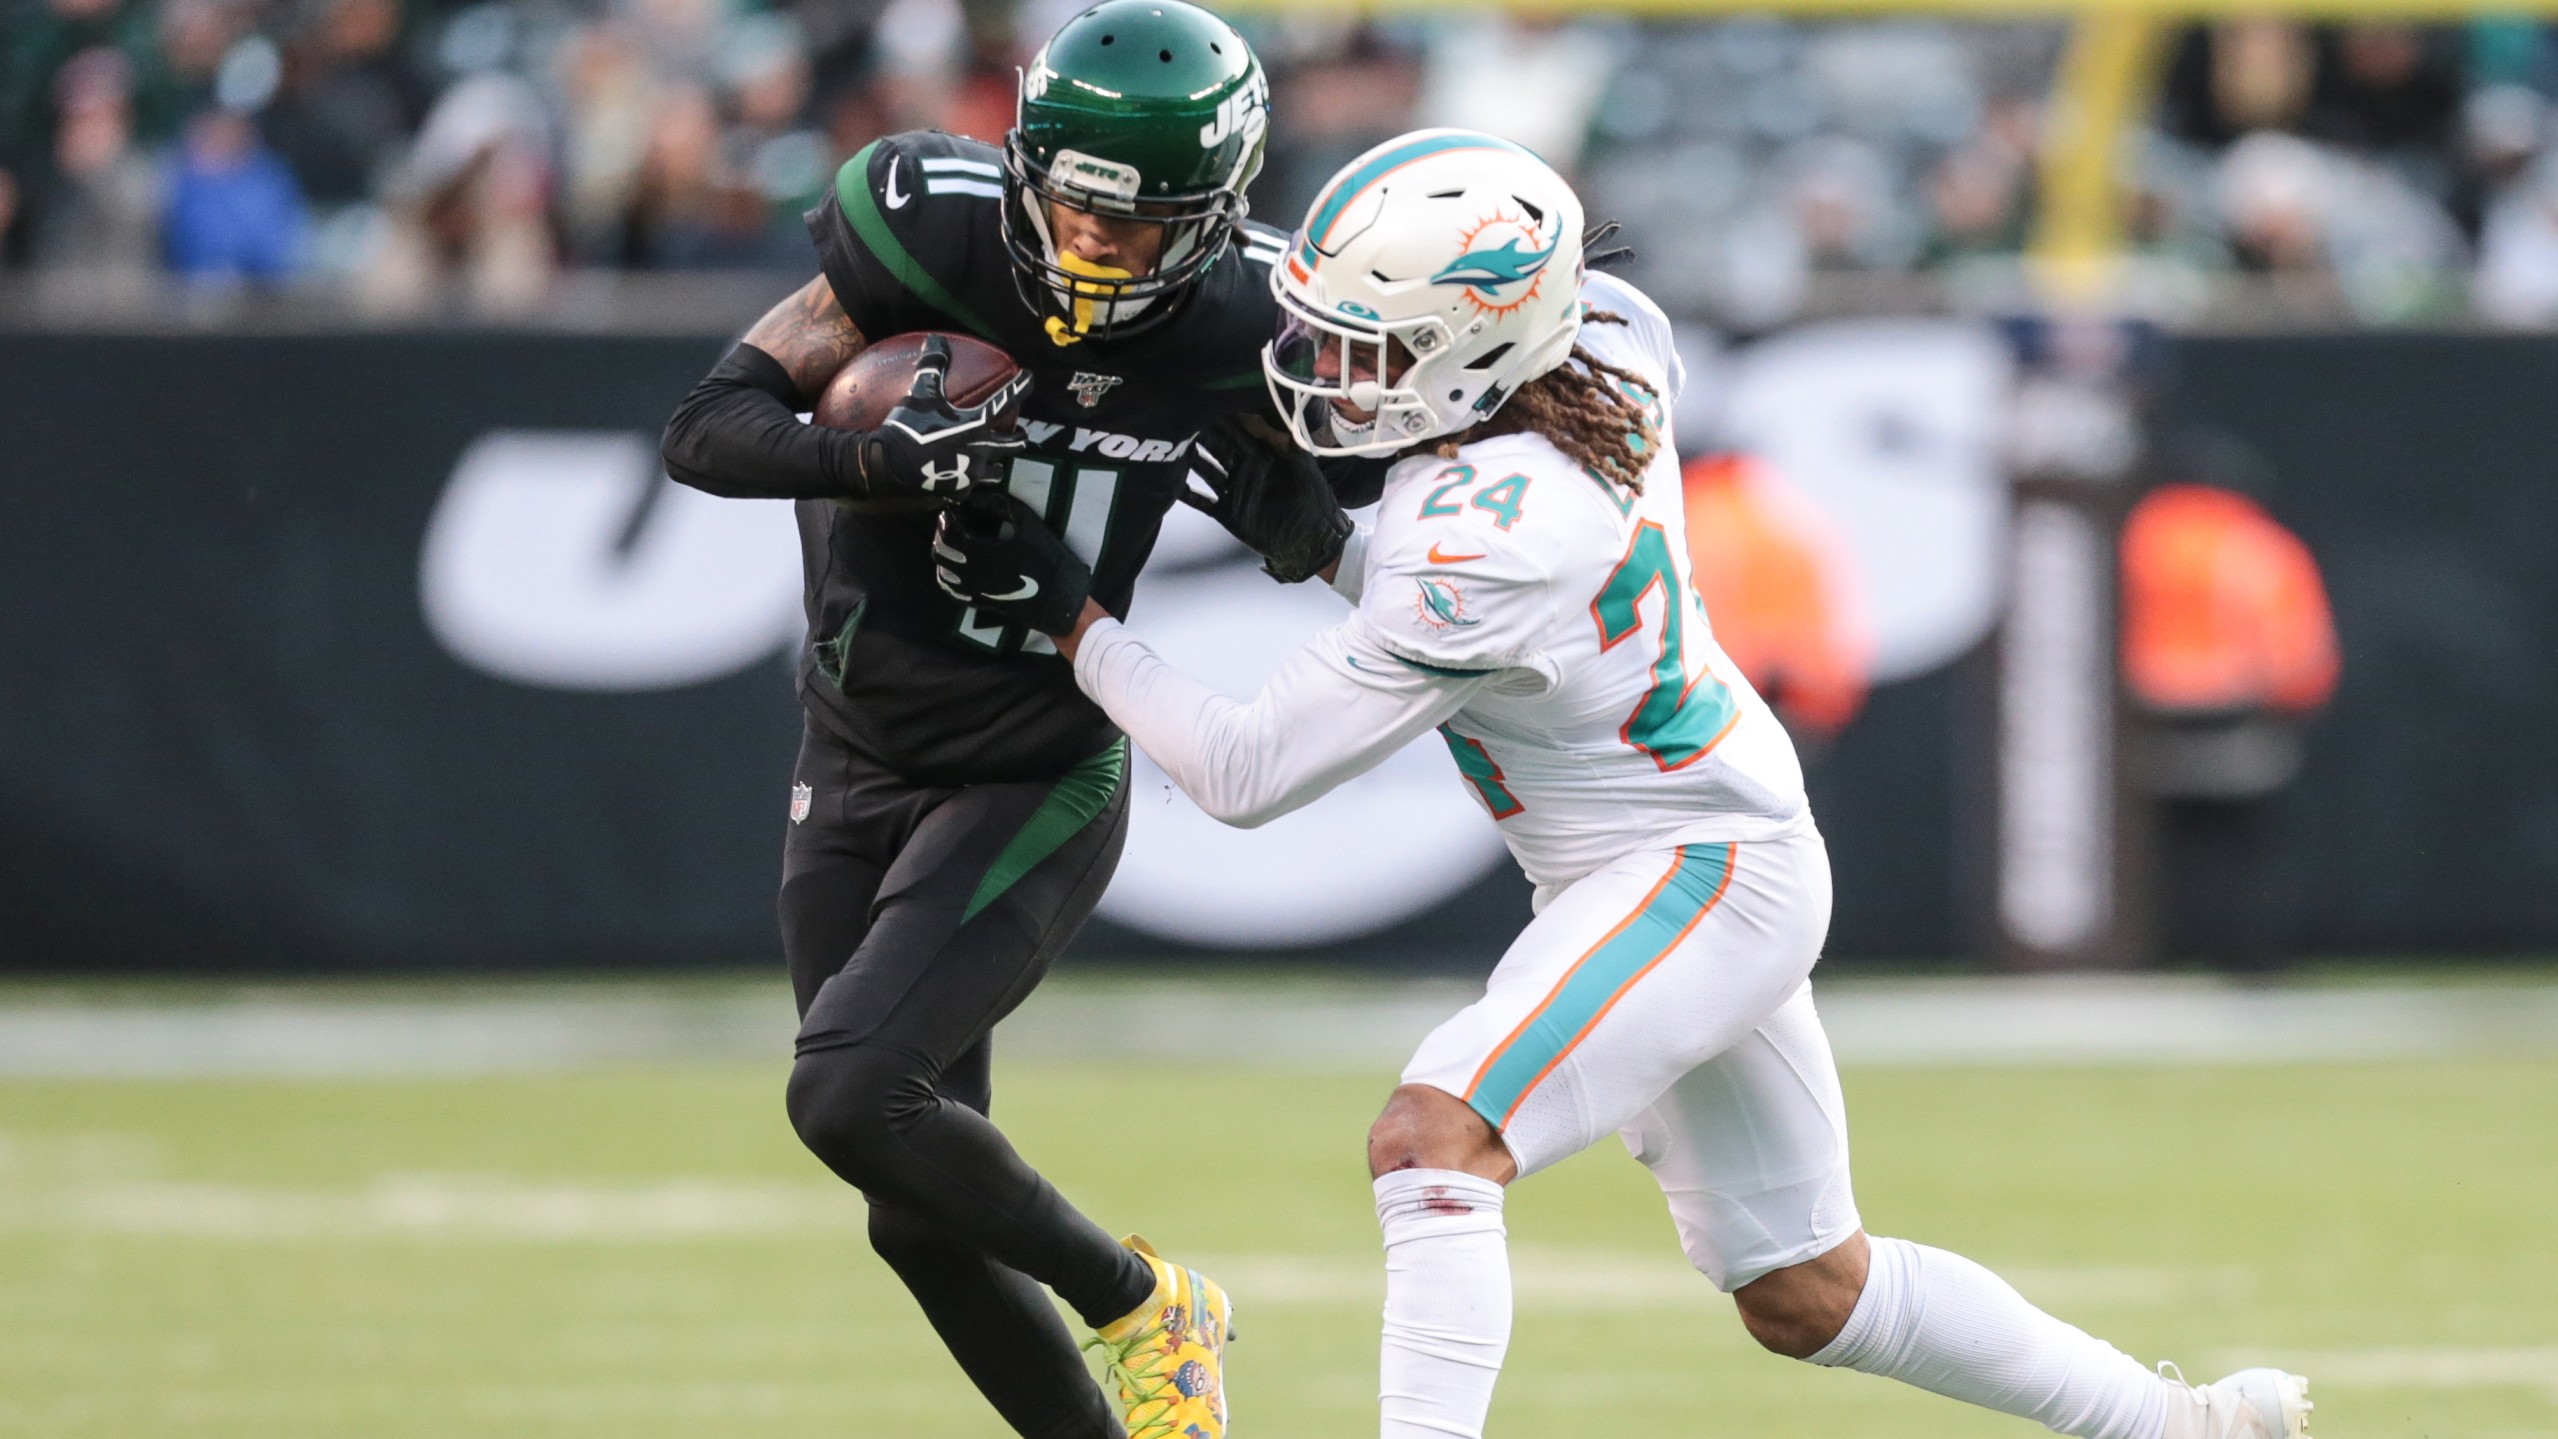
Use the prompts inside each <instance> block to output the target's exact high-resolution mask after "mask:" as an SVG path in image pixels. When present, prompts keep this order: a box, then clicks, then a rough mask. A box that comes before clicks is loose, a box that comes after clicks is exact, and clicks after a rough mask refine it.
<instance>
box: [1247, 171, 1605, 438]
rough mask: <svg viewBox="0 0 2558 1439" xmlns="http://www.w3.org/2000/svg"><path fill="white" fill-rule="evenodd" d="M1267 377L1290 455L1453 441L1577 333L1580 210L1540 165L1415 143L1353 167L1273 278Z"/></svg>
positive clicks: (1320, 199)
mask: <svg viewBox="0 0 2558 1439" xmlns="http://www.w3.org/2000/svg"><path fill="white" fill-rule="evenodd" d="M1270 288H1271V292H1272V293H1273V294H1275V295H1277V296H1278V299H1279V309H1280V314H1281V319H1282V325H1281V329H1280V332H1279V338H1277V339H1276V340H1273V341H1271V342H1270V343H1269V344H1268V345H1265V346H1263V347H1262V351H1261V367H1262V370H1263V372H1264V373H1265V374H1266V375H1267V376H1268V378H1269V382H1270V396H1271V398H1272V399H1273V400H1274V401H1276V402H1277V403H1278V406H1279V412H1280V414H1281V415H1283V416H1285V417H1286V419H1287V422H1288V429H1289V430H1290V432H1291V433H1293V434H1294V435H1295V436H1296V437H1297V443H1298V444H1300V445H1303V446H1305V447H1306V448H1307V449H1309V450H1311V451H1313V452H1314V453H1316V454H1319V455H1382V454H1390V453H1392V452H1394V451H1396V450H1400V449H1402V448H1404V447H1405V446H1407V445H1412V444H1417V443H1419V442H1420V441H1423V440H1428V439H1434V438H1436V437H1438V436H1440V435H1447V434H1454V433H1456V432H1457V431H1459V430H1462V429H1465V428H1466V427H1468V426H1470V425H1472V424H1474V423H1475V422H1476V421H1478V420H1481V419H1483V418H1484V417H1485V416H1487V415H1490V414H1491V413H1492V412H1493V411H1494V410H1497V409H1499V408H1500V406H1501V402H1502V401H1503V400H1506V399H1508V398H1509V397H1510V396H1511V395H1513V394H1515V393H1517V391H1518V388H1519V386H1521V385H1523V384H1526V383H1527V382H1528V381H1530V380H1533V379H1535V378H1536V377H1537V376H1539V375H1542V374H1544V373H1545V372H1546V371H1548V370H1551V369H1553V368H1554V367H1555V366H1557V365H1560V364H1562V363H1563V362H1564V360H1565V359H1566V358H1568V357H1569V356H1570V355H1571V353H1572V342H1573V340H1574V338H1575V337H1577V336H1578V335H1579V334H1580V332H1581V296H1580V291H1581V201H1580V199H1579V197H1577V196H1575V195H1574V194H1573V193H1572V187H1571V186H1570V185H1567V184H1565V183H1564V181H1563V177H1562V176H1560V175H1557V174H1556V173H1555V172H1554V170H1553V169H1552V168H1551V167H1550V166H1548V165H1547V164H1546V163H1545V162H1544V161H1543V160H1540V159H1538V158H1537V157H1536V156H1535V155H1534V154H1532V153H1530V152H1529V151H1527V150H1524V149H1521V148H1520V147H1519V146H1517V145H1513V144H1511V143H1510V142H1509V141H1507V140H1503V139H1499V138H1496V137H1494V136H1491V135H1485V134H1481V133H1479V132H1477V131H1473V130H1419V131H1415V132H1414V133H1412V134H1409V135H1405V136H1403V137H1402V138H1401V139H1397V140H1390V141H1388V142H1387V143H1385V144H1383V145H1379V146H1378V147H1377V148H1375V149H1373V150H1370V151H1369V152H1368V153H1367V154H1365V155H1362V156H1360V157H1359V158H1358V159H1356V160H1353V161H1351V162H1350V164H1349V165H1348V166H1347V167H1346V168H1344V169H1343V170H1342V172H1341V173H1340V174H1338V175H1335V176H1333V177H1332V181H1331V183H1330V184H1327V185H1325V186H1324V188H1323V192H1322V193H1321V194H1320V195H1318V196H1316V198H1315V203H1314V208H1313V209H1312V210H1311V211H1309V212H1308V213H1307V215H1306V223H1305V225H1304V226H1303V227H1302V228H1301V229H1299V230H1298V231H1297V234H1296V237H1295V239H1294V240H1293V241H1292V242H1291V244H1290V246H1289V249H1288V254H1287V256H1286V258H1285V259H1283V260H1282V261H1281V262H1280V263H1279V264H1277V265H1275V266H1273V267H1272V268H1271V272H1270Z"/></svg>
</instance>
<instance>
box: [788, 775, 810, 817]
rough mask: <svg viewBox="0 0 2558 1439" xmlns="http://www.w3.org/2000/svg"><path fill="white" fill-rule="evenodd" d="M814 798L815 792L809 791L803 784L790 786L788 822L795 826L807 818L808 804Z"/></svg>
mask: <svg viewBox="0 0 2558 1439" xmlns="http://www.w3.org/2000/svg"><path fill="white" fill-rule="evenodd" d="M815 798H816V794H815V792H814V791H812V790H811V789H809V787H808V786H806V785H804V784H795V785H792V786H791V787H790V822H791V823H793V824H797V823H799V822H800V821H801V820H804V819H806V818H808V806H809V803H810V801H812V800H813V799H815Z"/></svg>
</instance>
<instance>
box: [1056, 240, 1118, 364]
mask: <svg viewBox="0 0 2558 1439" xmlns="http://www.w3.org/2000/svg"><path fill="white" fill-rule="evenodd" d="M1057 268H1058V269H1060V270H1063V271H1065V272H1066V273H1067V274H1069V275H1075V276H1079V277H1081V278H1083V279H1087V280H1113V281H1117V280H1133V279H1135V278H1137V277H1136V275H1135V274H1133V273H1132V272H1130V271H1127V270H1122V269H1120V268H1119V267H1118V266H1116V265H1096V264H1094V263H1093V262H1092V261H1090V260H1087V259H1085V258H1084V257H1083V256H1081V255H1075V254H1064V255H1059V256H1058V257H1057ZM1114 288H1115V287H1114ZM1074 289H1075V291H1076V295H1075V301H1074V308H1075V318H1074V322H1073V323H1072V324H1071V325H1070V324H1068V323H1067V321H1066V320H1065V319H1064V318H1063V317H1061V316H1057V315H1051V316H1049V317H1048V339H1049V342H1050V343H1052V344H1054V345H1057V346H1059V347H1061V348H1062V347H1064V346H1067V345H1073V344H1080V343H1081V342H1082V341H1083V338H1084V336H1085V335H1087V334H1090V333H1091V332H1092V322H1093V312H1094V311H1095V310H1098V309H1099V308H1101V306H1103V305H1105V304H1111V303H1115V302H1114V301H1111V300H1108V299H1106V298H1105V299H1100V300H1091V299H1086V298H1084V297H1085V296H1086V295H1088V294H1089V295H1100V296H1108V295H1109V294H1110V293H1111V290H1110V289H1105V288H1103V287H1102V286H1099V285H1089V286H1088V285H1081V284H1078V285H1076V286H1075V287H1074Z"/></svg>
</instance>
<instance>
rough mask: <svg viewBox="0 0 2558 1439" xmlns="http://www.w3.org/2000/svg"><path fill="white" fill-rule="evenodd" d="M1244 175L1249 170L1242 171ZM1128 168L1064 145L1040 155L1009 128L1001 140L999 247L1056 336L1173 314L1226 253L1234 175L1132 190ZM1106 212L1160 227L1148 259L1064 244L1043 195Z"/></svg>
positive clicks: (1233, 217)
mask: <svg viewBox="0 0 2558 1439" xmlns="http://www.w3.org/2000/svg"><path fill="white" fill-rule="evenodd" d="M1246 178H1249V177H1246ZM1137 189H1138V185H1137V174H1136V172H1135V171H1134V170H1132V169H1130V168H1128V167H1126V166H1122V165H1117V164H1113V163H1112V162H1110V161H1108V160H1101V159H1096V158H1094V157H1091V156H1087V155H1083V154H1080V153H1078V152H1076V151H1073V150H1062V151H1059V152H1058V154H1057V155H1056V157H1055V159H1054V161H1053V162H1052V163H1048V164H1042V163H1040V161H1039V160H1038V158H1037V157H1035V156H1033V155H1032V154H1031V153H1030V152H1029V150H1028V149H1027V147H1025V146H1024V145H1023V143H1022V139H1021V134H1020V132H1019V131H1018V130H1016V131H1015V132H1014V133H1013V134H1012V135H1011V136H1010V137H1009V138H1008V139H1007V140H1006V141H1005V144H1004V206H1003V236H1004V247H1005V249H1006V250H1007V251H1008V252H1009V253H1010V255H1011V258H1012V269H1013V281H1014V284H1015V285H1016V286H1017V287H1018V288H1019V289H1020V291H1021V296H1022V300H1023V302H1024V303H1026V304H1028V305H1029V306H1030V307H1031V308H1032V309H1033V310H1034V311H1037V312H1038V313H1040V314H1042V315H1044V316H1046V317H1047V322H1048V332H1049V336H1050V338H1052V339H1054V340H1056V341H1057V343H1059V344H1061V345H1065V344H1073V343H1075V342H1076V341H1077V340H1084V339H1095V340H1103V341H1107V340H1109V339H1111V338H1112V337H1113V336H1115V335H1122V334H1128V333H1132V332H1134V331H1137V330H1141V329H1144V328H1146V327H1147V326H1149V325H1152V324H1155V323H1157V322H1159V321H1160V320H1162V319H1163V318H1165V317H1166V316H1168V315H1170V314H1172V313H1173V312H1174V311H1175V310H1176V309H1177V308H1178V305H1177V304H1175V303H1174V300H1175V299H1176V298H1177V297H1178V296H1179V295H1181V294H1182V293H1184V292H1185V291H1187V290H1188V289H1189V288H1190V286H1191V285H1192V284H1193V283H1194V282H1196V281H1197V280H1198V279H1199V277H1200V276H1201V275H1203V274H1205V273H1206V272H1207V270H1208V267H1209V266H1211V265H1213V264H1215V263H1216V262H1217V260H1218V258H1219V257H1220V256H1222V255H1223V254H1225V252H1226V250H1227V248H1228V247H1229V245H1230V243H1231V241H1232V240H1233V237H1234V234H1235V231H1236V229H1237V228H1238V227H1239V226H1240V225H1241V224H1242V223H1243V216H1244V200H1243V195H1242V194H1241V189H1240V182H1238V184H1237V185H1236V187H1235V188H1221V189H1216V190H1209V191H1205V192H1201V193H1195V194H1188V195H1174V196H1164V195H1148V196H1145V197H1143V198H1140V197H1139V196H1138V194H1137ZM1051 201H1054V202H1056V203H1057V204H1059V205H1063V206H1065V207H1066V208H1068V209H1071V210H1078V211H1081V212H1083V213H1084V214H1088V215H1098V216H1102V217H1105V218H1108V219H1114V220H1142V221H1146V222H1149V223H1153V224H1157V225H1160V226H1161V227H1162V228H1163V247H1162V249H1161V250H1160V251H1158V252H1157V254H1156V258H1155V264H1154V268H1153V269H1151V270H1149V271H1147V272H1146V273H1145V274H1142V275H1138V274H1131V273H1129V272H1127V271H1124V270H1118V269H1113V268H1111V267H1109V266H1103V265H1095V264H1092V263H1091V262H1089V261H1086V260H1084V259H1082V258H1080V257H1079V256H1076V255H1073V254H1071V253H1068V252H1065V251H1063V250H1062V249H1060V247H1059V246H1058V244H1057V236H1056V233H1055V227H1054V225H1052V224H1051V223H1050V220H1049V214H1048V205H1049V202H1051Z"/></svg>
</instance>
